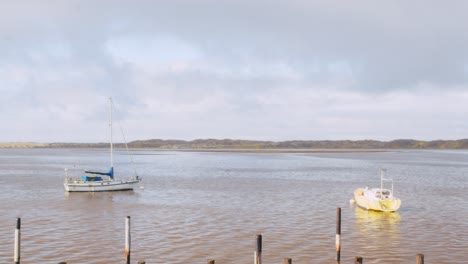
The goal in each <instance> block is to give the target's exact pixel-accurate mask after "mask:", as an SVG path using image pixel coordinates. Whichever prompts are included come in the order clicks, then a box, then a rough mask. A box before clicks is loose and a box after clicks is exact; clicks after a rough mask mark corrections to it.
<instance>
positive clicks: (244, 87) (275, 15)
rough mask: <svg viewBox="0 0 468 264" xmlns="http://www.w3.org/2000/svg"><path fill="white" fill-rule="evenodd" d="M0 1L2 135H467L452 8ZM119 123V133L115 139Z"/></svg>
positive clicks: (467, 21) (463, 37)
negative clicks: (112, 128)
mask: <svg viewBox="0 0 468 264" xmlns="http://www.w3.org/2000/svg"><path fill="white" fill-rule="evenodd" d="M430 2H431V1H419V0H415V1H371V0H370V1H333V0H326V1H305V0H304V1H271V0H270V1H263V0H256V1H252V0H248V1H244V0H235V1H215V0H214V1H203V0H197V1H191V0H187V1H177V0H172V1H157V0H149V1H115V0H112V1H111V0H109V1H107V0H98V1H96V0H93V1H87V0H79V1H73V0H67V1H62V0H57V1H34V0H31V1H7V0H5V1H0V123H1V133H0V142H9V141H33V142H102V141H107V140H108V112H109V111H108V108H109V107H108V98H109V97H112V98H113V100H114V103H115V115H114V116H115V121H116V122H118V123H119V124H121V126H122V127H123V129H124V130H125V134H126V137H127V140H129V141H131V140H135V139H151V138H162V139H185V140H191V139H196V138H237V139H254V140H275V141H279V140H293V139H302V140H323V139H331V140H337V139H351V140H359V139H376V140H385V141H386V140H392V139H398V138H412V139H421V140H433V139H461V138H468V48H467V47H468V16H466V10H468V2H466V1H434V2H433V3H430ZM118 129H119V128H118V127H117V128H116V130H118Z"/></svg>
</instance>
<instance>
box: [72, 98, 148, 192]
mask: <svg viewBox="0 0 468 264" xmlns="http://www.w3.org/2000/svg"><path fill="white" fill-rule="evenodd" d="M109 101H110V131H111V132H110V169H109V171H108V172H97V171H85V175H83V176H81V178H79V179H73V178H70V177H68V175H67V169H65V172H66V178H65V181H64V183H63V186H64V187H65V190H66V191H67V192H104V191H124V190H133V189H134V188H135V186H136V185H138V184H139V183H140V181H141V178H140V177H139V176H138V175H136V171H135V176H132V177H130V178H128V179H125V180H122V179H117V178H116V177H114V155H113V152H114V147H113V142H112V98H109Z"/></svg>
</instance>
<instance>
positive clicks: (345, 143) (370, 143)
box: [0, 139, 468, 152]
mask: <svg viewBox="0 0 468 264" xmlns="http://www.w3.org/2000/svg"><path fill="white" fill-rule="evenodd" d="M114 145H115V147H116V148H119V147H125V145H124V144H122V143H115V144H114ZM108 147H109V143H107V142H106V143H102V142H101V143H35V142H4V143H1V142H0V148H108ZM128 147H130V148H135V149H164V150H179V151H205V152H208V151H209V152H227V150H229V152H279V151H281V152H305V151H307V152H311V151H312V152H313V151H320V152H324V151H330V152H333V151H335V150H340V151H351V150H353V151H356V150H363V151H367V152H369V151H374V150H391V149H468V139H459V140H432V141H421V140H414V139H396V140H392V141H377V140H290V141H279V142H275V141H258V140H240V139H195V140H191V141H185V140H172V139H169V140H163V139H149V140H135V141H132V142H129V143H128Z"/></svg>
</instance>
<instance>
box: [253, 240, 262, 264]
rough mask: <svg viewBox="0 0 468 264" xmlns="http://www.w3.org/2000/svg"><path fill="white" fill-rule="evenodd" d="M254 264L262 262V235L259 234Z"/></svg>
mask: <svg viewBox="0 0 468 264" xmlns="http://www.w3.org/2000/svg"><path fill="white" fill-rule="evenodd" d="M254 264H262V235H261V234H258V235H257V250H255V253H254Z"/></svg>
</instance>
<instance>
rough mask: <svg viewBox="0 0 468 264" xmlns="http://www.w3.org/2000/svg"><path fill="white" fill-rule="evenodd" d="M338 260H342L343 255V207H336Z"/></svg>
mask: <svg viewBox="0 0 468 264" xmlns="http://www.w3.org/2000/svg"><path fill="white" fill-rule="evenodd" d="M335 246H336V261H337V262H340V257H341V208H340V207H338V208H336V241H335Z"/></svg>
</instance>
